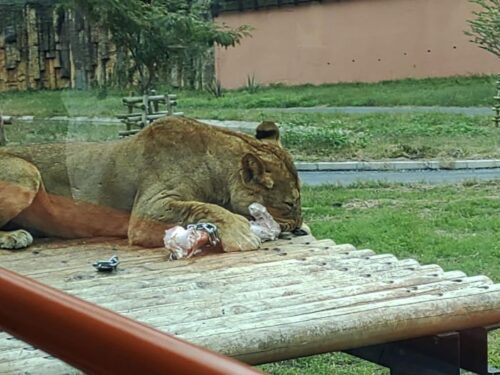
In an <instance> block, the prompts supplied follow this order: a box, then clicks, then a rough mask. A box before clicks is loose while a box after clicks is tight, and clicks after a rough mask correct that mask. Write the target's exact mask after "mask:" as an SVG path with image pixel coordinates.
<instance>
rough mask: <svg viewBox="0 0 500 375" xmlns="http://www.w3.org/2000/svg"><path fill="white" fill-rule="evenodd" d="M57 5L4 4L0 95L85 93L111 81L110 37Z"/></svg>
mask: <svg viewBox="0 0 500 375" xmlns="http://www.w3.org/2000/svg"><path fill="white" fill-rule="evenodd" d="M5 3H8V4H7V5H6V4H5ZM54 3H55V2H54V1H51V0H45V1H43V0H42V1H33V2H23V1H11V2H8V1H2V2H0V91H7V90H27V89H58V88H76V89H85V88H89V87H92V86H97V85H100V84H105V83H106V82H108V81H109V79H110V78H111V76H112V73H113V69H114V65H115V64H114V62H115V61H116V58H115V51H114V47H113V45H112V43H110V40H109V39H110V38H109V35H108V33H107V32H105V31H102V30H98V28H96V27H94V26H92V25H90V23H89V22H88V21H87V20H86V19H85V18H83V17H81V16H80V15H78V14H75V13H74V12H71V11H68V10H64V9H62V8H60V7H57V6H56V5H55V4H54Z"/></svg>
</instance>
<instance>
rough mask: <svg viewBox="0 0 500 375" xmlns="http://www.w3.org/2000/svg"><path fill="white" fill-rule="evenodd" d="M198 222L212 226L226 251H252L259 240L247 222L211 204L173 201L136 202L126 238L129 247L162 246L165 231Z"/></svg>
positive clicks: (257, 245)
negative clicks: (176, 226)
mask: <svg viewBox="0 0 500 375" xmlns="http://www.w3.org/2000/svg"><path fill="white" fill-rule="evenodd" d="M199 222H207V223H213V224H215V225H217V228H218V229H219V235H220V238H221V244H222V249H223V250H224V251H226V252H231V251H247V250H255V249H257V248H258V247H259V245H260V239H259V237H257V236H256V235H255V234H254V233H253V232H252V231H251V230H250V223H249V221H248V220H247V219H246V218H244V217H243V216H240V215H236V214H234V213H232V212H230V211H228V210H226V209H225V208H222V207H220V206H217V205H215V204H210V203H202V202H196V201H179V200H172V199H162V200H157V201H155V202H154V203H152V202H151V201H145V202H141V201H137V202H136V205H135V206H134V209H133V210H132V215H131V218H130V224H129V231H128V237H129V242H130V244H132V245H139V246H145V247H162V246H163V235H164V232H165V230H166V229H168V228H171V227H173V226H175V225H182V226H186V225H188V224H194V223H199Z"/></svg>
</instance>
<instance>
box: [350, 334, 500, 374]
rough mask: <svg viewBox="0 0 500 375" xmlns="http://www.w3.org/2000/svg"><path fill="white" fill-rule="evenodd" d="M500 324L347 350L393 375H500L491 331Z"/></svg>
mask: <svg viewBox="0 0 500 375" xmlns="http://www.w3.org/2000/svg"><path fill="white" fill-rule="evenodd" d="M497 328H500V325H495V326H488V327H479V328H471V329H467V330H463V331H457V332H448V333H444V334H439V335H435V336H426V337H419V338H415V339H409V340H403V341H396V342H391V343H387V344H379V345H371V346H365V347H362V348H357V349H351V350H346V351H345V352H346V353H348V354H351V355H354V356H356V357H359V358H362V359H365V360H368V361H370V362H373V363H376V364H379V365H381V366H384V367H388V368H389V369H390V370H391V375H460V369H464V370H468V371H471V372H473V373H475V374H480V375H498V374H500V370H498V369H494V368H491V367H488V332H489V331H491V330H494V329H497Z"/></svg>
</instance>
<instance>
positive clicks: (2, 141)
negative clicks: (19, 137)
mask: <svg viewBox="0 0 500 375" xmlns="http://www.w3.org/2000/svg"><path fill="white" fill-rule="evenodd" d="M3 121H4V120H3V116H2V115H0V146H5V145H6V144H7V139H6V138H5V127H4V125H5V124H4V122H3Z"/></svg>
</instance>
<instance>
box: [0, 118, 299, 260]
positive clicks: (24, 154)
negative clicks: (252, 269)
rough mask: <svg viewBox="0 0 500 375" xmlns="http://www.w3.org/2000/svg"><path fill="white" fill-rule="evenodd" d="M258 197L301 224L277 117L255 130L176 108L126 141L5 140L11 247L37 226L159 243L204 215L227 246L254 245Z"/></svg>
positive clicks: (1, 242)
mask: <svg viewBox="0 0 500 375" xmlns="http://www.w3.org/2000/svg"><path fill="white" fill-rule="evenodd" d="M253 202H259V203H261V204H263V205H264V206H265V207H267V209H268V210H269V212H270V213H271V215H272V216H273V217H274V219H275V220H276V221H277V222H278V223H279V224H280V226H281V228H282V230H284V231H290V230H293V229H295V228H299V227H300V226H301V224H302V217H301V205H300V187H299V181H298V177H297V171H296V169H295V167H294V165H293V162H292V159H291V157H290V155H289V154H288V153H287V152H286V151H285V150H284V149H283V148H282V147H281V145H280V142H279V130H278V128H277V126H276V125H275V124H273V123H269V122H265V123H263V124H261V125H260V126H259V127H258V128H257V138H254V137H251V136H249V135H245V134H241V133H237V132H232V131H229V130H225V129H219V128H215V127H212V126H208V125H205V124H202V123H200V122H198V121H196V120H192V119H188V118H179V117H170V118H164V119H161V120H158V121H156V122H155V123H153V124H151V125H150V126H148V127H146V128H145V129H144V130H142V131H141V132H140V133H138V134H137V135H135V136H133V137H130V138H128V139H125V140H120V141H113V142H106V143H66V144H38V145H28V146H19V147H6V148H2V149H0V229H3V231H0V248H4V249H17V248H24V247H27V246H29V245H30V244H31V243H32V241H33V238H32V236H31V234H30V232H32V233H33V232H35V233H41V234H43V235H46V236H54V237H60V238H88V237H103V236H106V237H109V236H112V237H123V238H125V237H128V240H129V243H130V244H131V245H140V246H144V247H160V246H163V240H162V238H163V234H164V230H165V229H167V228H169V227H172V226H174V225H186V224H191V223H197V222H200V221H205V222H211V223H214V224H216V225H217V226H218V228H219V232H220V238H221V242H222V247H223V250H224V251H242V250H251V249H256V248H257V247H258V245H259V239H258V238H257V237H256V236H255V235H254V234H253V233H252V232H251V231H250V225H249V221H248V219H249V212H248V206H249V205H250V204H251V203H253ZM8 229H11V230H8ZM12 229H16V230H12Z"/></svg>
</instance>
